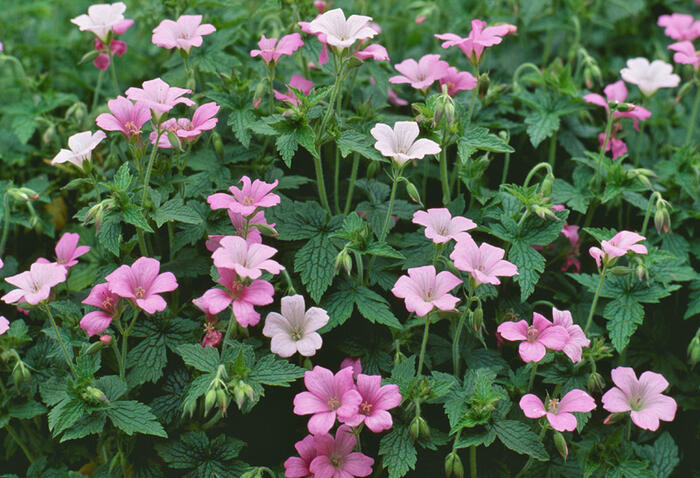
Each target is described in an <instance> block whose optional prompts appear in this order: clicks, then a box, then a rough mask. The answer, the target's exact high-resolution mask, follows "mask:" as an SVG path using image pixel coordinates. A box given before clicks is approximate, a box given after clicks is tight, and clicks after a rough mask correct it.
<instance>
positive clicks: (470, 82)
mask: <svg viewBox="0 0 700 478" xmlns="http://www.w3.org/2000/svg"><path fill="white" fill-rule="evenodd" d="M440 85H441V86H442V85H447V94H448V95H450V96H454V95H456V94H457V93H459V92H460V91H464V90H473V89H474V88H476V78H474V75H472V74H471V73H469V72H466V71H458V70H457V68H455V67H454V66H451V67H449V68H448V69H447V72H446V73H445V75H444V76H443V77H442V78H440Z"/></svg>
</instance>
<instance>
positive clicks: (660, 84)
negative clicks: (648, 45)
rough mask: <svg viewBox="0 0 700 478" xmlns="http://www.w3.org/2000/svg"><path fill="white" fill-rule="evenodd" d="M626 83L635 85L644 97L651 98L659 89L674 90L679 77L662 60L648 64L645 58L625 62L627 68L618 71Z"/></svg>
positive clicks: (679, 80) (679, 79)
mask: <svg viewBox="0 0 700 478" xmlns="http://www.w3.org/2000/svg"><path fill="white" fill-rule="evenodd" d="M620 76H621V77H622V79H623V80H625V81H626V82H627V83H632V84H633V85H637V86H638V87H639V89H640V90H641V92H642V94H643V95H644V96H647V97H648V96H651V95H653V94H654V93H656V90H658V89H659V88H675V87H676V86H678V84H679V83H680V82H681V77H680V76H678V75H676V74H674V73H673V67H672V66H671V65H669V64H668V63H666V62H665V61H662V60H654V61H652V62H651V63H649V60H647V59H646V58H632V59H629V60H627V68H623V69H622V70H620Z"/></svg>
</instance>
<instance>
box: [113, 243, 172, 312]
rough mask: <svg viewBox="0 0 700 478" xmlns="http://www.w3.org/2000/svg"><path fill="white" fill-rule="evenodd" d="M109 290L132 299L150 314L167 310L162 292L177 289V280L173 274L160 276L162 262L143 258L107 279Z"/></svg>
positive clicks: (116, 271)
mask: <svg viewBox="0 0 700 478" xmlns="http://www.w3.org/2000/svg"><path fill="white" fill-rule="evenodd" d="M105 279H107V284H108V285H109V290H110V291H111V292H112V293H114V294H116V295H118V296H119V297H123V298H125V299H131V300H133V301H134V302H135V303H136V306H137V307H138V308H140V309H141V310H144V311H145V312H147V313H149V314H154V313H156V312H160V311H162V310H165V307H166V306H167V304H166V302H165V299H163V298H162V297H161V296H160V295H158V294H160V293H162V292H170V291H173V290H175V289H177V280H176V279H175V276H174V275H173V273H172V272H164V273H162V274H160V262H159V261H158V260H157V259H152V258H150V257H141V258H139V259H136V261H135V262H134V263H133V264H132V265H131V266H127V265H123V266H120V267H119V268H117V270H115V271H114V272H112V273H111V274H109V275H108V276H107V277H105Z"/></svg>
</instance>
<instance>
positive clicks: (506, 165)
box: [501, 153, 510, 184]
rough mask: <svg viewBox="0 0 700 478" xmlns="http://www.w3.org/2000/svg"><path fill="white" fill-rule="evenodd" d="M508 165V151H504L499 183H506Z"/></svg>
mask: <svg viewBox="0 0 700 478" xmlns="http://www.w3.org/2000/svg"><path fill="white" fill-rule="evenodd" d="M509 167H510V153H506V158H505V162H504V163H503V174H501V184H505V183H506V179H508V168H509Z"/></svg>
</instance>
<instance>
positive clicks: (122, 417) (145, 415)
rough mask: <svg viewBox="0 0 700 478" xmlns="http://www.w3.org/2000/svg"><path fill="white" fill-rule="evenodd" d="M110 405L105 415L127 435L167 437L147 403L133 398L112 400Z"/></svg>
mask: <svg viewBox="0 0 700 478" xmlns="http://www.w3.org/2000/svg"><path fill="white" fill-rule="evenodd" d="M110 405H111V406H110V408H108V409H107V416H108V417H109V419H110V420H111V421H112V423H113V424H114V426H115V427H117V428H119V429H120V430H122V431H123V432H124V433H126V434H127V435H129V436H131V435H133V434H134V433H141V434H144V435H154V436H158V437H163V438H167V437H168V434H167V433H165V430H163V426H162V425H161V424H160V422H158V420H157V419H156V416H155V415H153V413H151V408H150V407H149V406H148V405H146V404H143V403H141V402H137V401H135V400H121V401H117V402H112V403H111V404H110Z"/></svg>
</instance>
